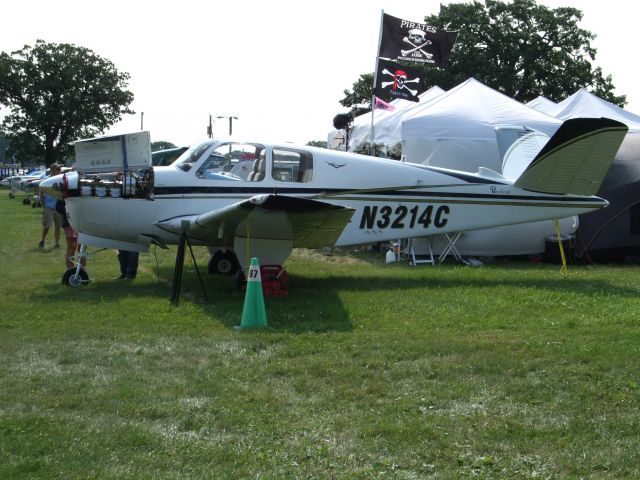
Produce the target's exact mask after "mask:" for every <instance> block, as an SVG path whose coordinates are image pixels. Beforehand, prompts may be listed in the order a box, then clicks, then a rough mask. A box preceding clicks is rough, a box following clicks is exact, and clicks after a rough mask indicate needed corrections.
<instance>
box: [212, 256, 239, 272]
mask: <svg viewBox="0 0 640 480" xmlns="http://www.w3.org/2000/svg"><path fill="white" fill-rule="evenodd" d="M238 268H240V263H239V262H238V259H237V258H236V255H235V253H233V252H231V251H226V252H216V253H215V254H214V255H213V257H211V259H210V260H209V273H220V274H222V275H233V274H234V273H236V271H237V270H238Z"/></svg>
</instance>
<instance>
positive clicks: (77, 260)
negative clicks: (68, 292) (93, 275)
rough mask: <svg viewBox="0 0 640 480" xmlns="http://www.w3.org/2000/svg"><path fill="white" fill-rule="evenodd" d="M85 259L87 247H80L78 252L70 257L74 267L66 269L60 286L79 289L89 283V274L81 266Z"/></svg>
mask: <svg viewBox="0 0 640 480" xmlns="http://www.w3.org/2000/svg"><path fill="white" fill-rule="evenodd" d="M86 258H87V246H86V245H80V251H79V252H77V254H76V255H74V256H73V257H71V259H72V260H73V263H74V266H73V267H71V268H69V269H67V271H66V272H64V274H63V275H62V284H63V285H69V286H70V287H79V286H80V285H86V284H87V283H89V274H88V273H87V271H86V270H85V269H84V267H83V266H82V265H83V264H84V262H85V261H86Z"/></svg>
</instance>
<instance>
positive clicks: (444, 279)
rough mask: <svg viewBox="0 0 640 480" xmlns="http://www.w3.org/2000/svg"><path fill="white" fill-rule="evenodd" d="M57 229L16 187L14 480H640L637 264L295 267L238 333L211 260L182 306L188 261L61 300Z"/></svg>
mask: <svg viewBox="0 0 640 480" xmlns="http://www.w3.org/2000/svg"><path fill="white" fill-rule="evenodd" d="M39 220H40V217H39V211H38V210H35V209H32V208H30V207H28V206H23V205H22V204H21V202H20V198H18V199H16V200H9V199H8V198H7V195H6V190H0V228H1V230H0V253H1V258H2V259H3V265H2V269H1V272H2V276H3V277H4V278H3V280H4V281H3V284H2V286H1V287H0V309H1V310H0V313H1V315H0V478H3V479H4V478H8V479H20V478H29V479H51V478H64V479H87V478H100V479H130V478H141V479H169V478H189V479H204V478H211V479H218V478H222V479H226V478H228V479H236V478H251V479H258V478H260V479H280V478H304V479H311V478H318V479H325V478H336V479H337V478H339V479H369V478H385V479H386V478H394V479H396V478H397V479H422V478H438V479H440V478H445V479H446V478H464V477H478V478H508V479H511V478H562V479H565V478H570V479H571V478H575V479H578V478H597V479H600V478H610V479H620V478H629V479H631V478H638V477H640V442H639V432H640V328H639V327H640V300H639V293H640V269H639V268H638V267H632V266H623V265H617V266H596V267H570V271H569V274H568V275H561V274H560V273H559V269H558V267H557V266H555V265H529V264H527V263H524V262H523V263H516V262H514V263H506V262H498V263H496V264H493V265H487V266H483V267H474V268H472V267H464V266H461V265H458V264H453V263H452V264H450V265H444V266H438V267H431V266H421V267H418V268H410V267H408V266H407V265H406V264H396V265H384V263H383V262H384V255H383V254H367V253H353V252H351V253H348V252H343V253H339V254H337V255H334V256H333V257H325V256H322V255H320V254H318V253H316V252H310V251H296V252H295V254H294V255H293V256H292V257H291V258H290V259H289V260H288V261H287V269H288V271H289V273H290V277H291V281H290V283H291V288H290V294H289V296H288V297H286V298H267V299H266V306H267V315H268V320H269V325H270V328H269V329H267V330H262V331H237V330H235V329H234V328H233V327H234V326H235V325H238V324H239V322H240V317H241V313H242V306H243V295H242V294H241V293H240V292H237V291H236V290H235V289H234V287H233V282H232V281H231V280H230V278H228V277H219V276H210V275H206V274H205V275H204V285H205V288H206V291H207V295H208V297H209V300H208V301H205V300H204V297H203V295H202V292H201V289H200V286H199V283H198V280H197V276H196V274H195V272H194V267H193V263H192V262H191V261H190V260H187V261H186V263H185V265H186V271H185V274H184V290H183V294H182V297H181V299H180V303H179V304H178V305H177V306H172V305H171V304H170V302H169V297H170V291H171V286H170V282H171V278H172V273H173V270H172V265H173V262H174V260H175V248H173V249H171V250H169V251H161V250H158V251H157V252H150V253H148V254H142V255H141V258H140V264H141V270H140V272H139V275H138V278H137V279H136V280H135V281H134V282H132V283H123V282H120V281H115V280H112V278H114V277H116V276H117V275H118V273H119V271H118V262H117V258H116V254H115V252H114V251H103V252H100V253H97V254H96V255H94V256H93V257H92V258H91V259H90V260H89V264H88V269H89V273H90V275H91V278H92V282H91V283H90V284H89V285H87V286H85V287H82V288H75V289H73V288H69V287H65V286H63V285H61V284H60V278H61V275H62V273H63V271H64V262H63V252H61V251H60V250H52V249H50V248H49V247H48V248H46V249H45V250H44V251H40V250H38V248H37V243H38V240H39V236H40V225H39ZM48 243H49V246H50V245H51V244H52V241H51V238H50V239H49V242H48ZM195 253H196V257H197V262H198V266H199V267H200V269H201V271H203V270H205V269H206V253H205V250H204V249H203V248H195ZM157 273H159V277H160V278H159V279H158V278H157V277H156V274H157Z"/></svg>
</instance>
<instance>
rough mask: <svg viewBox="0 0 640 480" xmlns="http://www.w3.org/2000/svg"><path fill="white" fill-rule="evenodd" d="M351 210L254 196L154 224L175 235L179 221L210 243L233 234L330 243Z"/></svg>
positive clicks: (308, 245)
mask: <svg viewBox="0 0 640 480" xmlns="http://www.w3.org/2000/svg"><path fill="white" fill-rule="evenodd" d="M353 212H354V210H353V209H352V208H345V207H341V206H338V205H332V204H329V203H325V202H319V201H317V200H310V199H306V198H298V197H289V196H286V195H257V196H255V197H252V198H249V199H247V200H243V201H241V202H237V203H233V204H231V205H227V206H225V207H223V208H220V209H217V210H213V211H210V212H206V213H201V214H199V215H185V216H179V217H174V218H169V219H166V220H163V221H160V222H157V223H156V226H158V227H160V228H162V229H163V230H166V231H169V232H172V233H175V234H177V235H179V234H180V233H181V231H182V226H183V223H182V222H188V224H186V223H185V228H186V229H187V230H186V231H187V233H188V235H189V237H191V238H192V239H196V240H200V241H202V242H205V243H211V244H221V245H223V244H226V245H228V244H231V243H233V239H234V237H236V236H240V237H249V238H261V239H270V240H292V241H293V245H294V246H295V247H303V248H321V247H324V246H327V245H333V244H334V243H335V242H336V240H337V239H338V237H339V236H340V234H341V233H342V231H343V230H344V227H345V226H346V225H347V223H349V221H350V220H351V216H352V215H353Z"/></svg>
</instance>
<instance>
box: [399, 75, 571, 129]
mask: <svg viewBox="0 0 640 480" xmlns="http://www.w3.org/2000/svg"><path fill="white" fill-rule="evenodd" d="M561 123H562V122H561V121H559V120H558V119H556V118H553V117H551V116H549V115H546V114H544V113H542V112H539V111H537V110H534V109H533V108H530V107H528V106H526V105H524V104H522V103H520V102H518V101H517V100H514V99H512V98H510V97H508V96H506V95H504V94H502V93H500V92H498V91H496V90H494V89H492V88H490V87H488V86H486V85H484V84H483V83H482V82H479V81H478V80H476V79H474V78H470V79H468V80H467V81H465V82H463V83H461V84H460V85H458V86H457V87H455V88H453V89H451V90H449V91H447V92H446V93H444V94H442V95H440V96H439V97H437V98H436V99H435V100H433V101H431V102H430V103H429V104H426V105H424V107H423V108H419V107H414V108H413V109H412V110H411V115H410V116H409V117H405V119H404V121H403V122H402V138H403V141H404V140H407V139H410V138H412V137H419V136H431V137H439V138H447V139H453V138H463V139H467V140H468V139H474V138H481V139H487V138H491V139H492V140H495V126H497V125H524V126H527V127H529V128H532V129H535V130H538V131H541V132H543V133H546V134H547V135H553V133H555V131H556V130H557V129H558V127H559V126H560V124H561Z"/></svg>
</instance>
